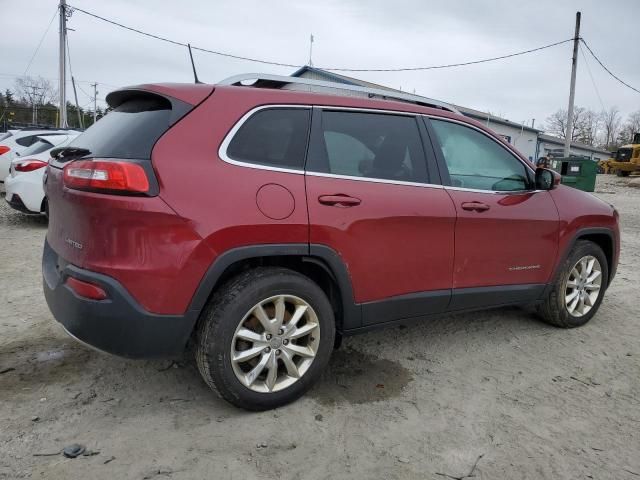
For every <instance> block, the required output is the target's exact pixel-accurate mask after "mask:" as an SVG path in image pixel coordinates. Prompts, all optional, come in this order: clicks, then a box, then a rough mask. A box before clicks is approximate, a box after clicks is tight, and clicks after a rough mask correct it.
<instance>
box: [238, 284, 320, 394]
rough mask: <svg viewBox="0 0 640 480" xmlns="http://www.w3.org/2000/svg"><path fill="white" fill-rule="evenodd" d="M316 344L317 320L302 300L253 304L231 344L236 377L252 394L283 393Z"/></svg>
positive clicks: (279, 297) (278, 299) (280, 297)
mask: <svg viewBox="0 0 640 480" xmlns="http://www.w3.org/2000/svg"><path fill="white" fill-rule="evenodd" d="M319 344H320V323H319V322H318V317H317V315H316V313H315V311H314V310H313V308H312V307H311V305H309V304H308V303H307V302H306V301H305V300H303V299H301V298H299V297H296V296H294V295H276V296H273V297H269V298H266V299H264V300H262V301H260V302H259V303H257V304H256V305H254V306H253V307H252V308H251V309H250V310H249V311H248V312H247V314H246V315H245V316H244V317H243V318H242V320H241V321H240V323H239V324H238V327H237V328H236V331H235V333H234V335H233V339H232V341H231V364H232V367H233V372H234V373H235V375H236V378H237V379H238V380H239V381H240V382H241V383H242V384H243V385H244V386H245V387H247V388H249V389H250V390H253V391H255V392H260V393H271V392H277V391H280V390H283V389H285V388H287V387H289V386H291V385H292V384H293V383H295V382H296V381H298V380H299V379H300V378H301V377H302V376H303V375H304V374H305V373H306V372H307V371H308V370H309V367H310V366H311V364H312V363H313V360H314V359H315V356H316V353H317V351H318V346H319Z"/></svg>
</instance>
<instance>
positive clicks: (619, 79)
mask: <svg viewBox="0 0 640 480" xmlns="http://www.w3.org/2000/svg"><path fill="white" fill-rule="evenodd" d="M580 40H582V43H584V46H585V47H587V50H589V53H590V54H591V56H592V57H593V58H595V59H596V62H598V63H599V64H600V66H601V67H602V68H604V70H605V71H606V72H607V73H608V74H609V75H611V76H612V77H613V78H615V79H616V80H617V81H619V82H620V83H621V84H622V85H624V86H625V87H627V88H630V89H631V90H633V91H634V92H637V93H640V90H638V89H637V88H634V87H632V86H631V85H629V84H628V83H627V82H625V81H624V80H622V79H621V78H620V77H618V76H617V75H615V74H614V73H613V72H612V71H611V70H609V69H608V68H607V67H605V66H604V63H602V62H601V61H600V59H599V58H598V57H596V54H595V53H593V50H591V48H589V45H588V44H587V42H585V40H584V39H583V38H581V39H580Z"/></svg>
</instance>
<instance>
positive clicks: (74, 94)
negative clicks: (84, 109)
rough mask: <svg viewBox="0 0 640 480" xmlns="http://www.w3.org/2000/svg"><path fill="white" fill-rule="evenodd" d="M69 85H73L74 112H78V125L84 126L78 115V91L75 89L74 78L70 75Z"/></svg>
mask: <svg viewBox="0 0 640 480" xmlns="http://www.w3.org/2000/svg"><path fill="white" fill-rule="evenodd" d="M71 85H73V96H74V98H75V99H76V113H77V114H78V127H80V128H84V123H83V122H82V116H81V115H80V104H78V92H77V91H76V79H75V78H73V75H71Z"/></svg>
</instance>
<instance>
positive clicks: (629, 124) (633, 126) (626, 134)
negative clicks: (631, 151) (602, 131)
mask: <svg viewBox="0 0 640 480" xmlns="http://www.w3.org/2000/svg"><path fill="white" fill-rule="evenodd" d="M635 133H640V110H636V111H635V112H633V113H630V114H629V116H628V117H627V121H626V122H624V125H623V126H622V128H621V129H620V133H618V143H619V144H620V145H623V144H625V143H629V142H631V141H632V140H633V135H634V134H635Z"/></svg>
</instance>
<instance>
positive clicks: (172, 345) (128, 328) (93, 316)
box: [42, 241, 196, 358]
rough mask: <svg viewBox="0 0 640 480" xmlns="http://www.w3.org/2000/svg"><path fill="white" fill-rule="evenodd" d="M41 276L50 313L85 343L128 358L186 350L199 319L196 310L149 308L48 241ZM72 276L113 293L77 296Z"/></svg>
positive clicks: (116, 282)
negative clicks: (159, 311)
mask: <svg viewBox="0 0 640 480" xmlns="http://www.w3.org/2000/svg"><path fill="white" fill-rule="evenodd" d="M42 276H43V288H44V295H45V298H46V300H47V304H48V305H49V309H50V310H51V313H52V314H53V316H54V317H55V319H56V320H57V321H58V322H59V323H60V324H62V326H63V327H64V329H65V330H66V331H67V332H68V333H69V334H70V335H71V336H73V337H74V338H76V339H77V340H79V341H80V342H82V343H85V344H88V345H89V346H92V347H94V348H96V349H98V350H102V351H105V352H108V353H112V354H114V355H119V356H122V357H128V358H171V357H178V356H180V355H181V354H182V353H183V352H184V349H185V346H186V344H187V342H188V340H189V337H190V335H191V330H192V327H193V325H194V323H195V320H196V318H195V316H196V313H195V312H188V313H186V314H185V315H157V314H154V313H150V312H148V311H146V310H144V309H143V308H142V307H141V306H140V305H139V304H138V303H137V302H136V301H135V300H134V299H133V297H131V295H130V294H129V293H128V292H127V291H126V289H125V288H124V287H123V286H122V285H121V284H120V283H119V282H118V281H117V280H115V279H113V278H111V277H108V276H106V275H102V274H99V273H95V272H91V271H88V270H84V269H82V268H78V267H76V266H74V265H71V264H68V263H67V262H65V261H64V259H61V258H60V257H59V256H58V255H57V254H56V252H55V251H54V250H53V249H52V248H51V247H50V246H49V243H48V242H47V241H45V245H44V253H43V257H42ZM68 276H73V277H75V278H77V279H80V280H85V281H88V282H92V283H95V284H97V285H100V286H101V287H102V288H103V289H104V290H105V291H106V292H107V294H108V298H107V299H106V300H90V299H87V298H83V297H80V296H78V295H76V293H75V292H74V291H72V290H71V289H70V288H69V287H68V286H67V285H65V283H64V282H65V280H66V278H67V277H68Z"/></svg>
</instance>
